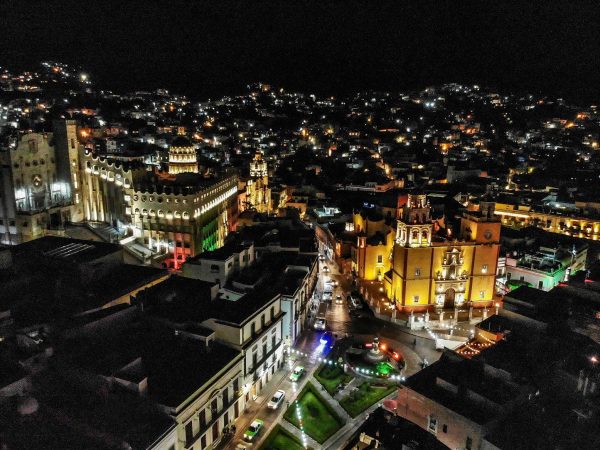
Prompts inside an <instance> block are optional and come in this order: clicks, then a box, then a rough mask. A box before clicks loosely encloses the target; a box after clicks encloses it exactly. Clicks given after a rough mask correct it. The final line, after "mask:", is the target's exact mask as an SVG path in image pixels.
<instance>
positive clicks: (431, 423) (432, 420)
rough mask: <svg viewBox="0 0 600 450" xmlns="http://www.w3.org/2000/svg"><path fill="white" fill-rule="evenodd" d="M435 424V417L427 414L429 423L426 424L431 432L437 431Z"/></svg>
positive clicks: (436, 422)
mask: <svg viewBox="0 0 600 450" xmlns="http://www.w3.org/2000/svg"><path fill="white" fill-rule="evenodd" d="M437 424H438V421H437V419H436V418H435V417H434V416H429V423H428V425H427V428H428V429H429V431H431V432H432V433H437Z"/></svg>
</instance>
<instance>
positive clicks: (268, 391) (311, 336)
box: [223, 261, 440, 450]
mask: <svg viewBox="0 0 600 450" xmlns="http://www.w3.org/2000/svg"><path fill="white" fill-rule="evenodd" d="M319 265H320V274H319V280H318V282H317V286H316V290H317V295H316V297H317V300H316V301H315V303H314V305H313V307H314V308H315V309H316V308H317V307H318V299H320V298H321V293H322V292H323V289H324V286H325V281H326V280H327V279H332V280H335V281H337V282H338V286H337V287H336V288H335V289H334V294H333V300H332V301H331V302H330V303H329V308H328V311H327V330H328V331H331V332H332V333H333V334H334V335H336V336H337V337H338V338H340V339H341V338H344V337H346V336H353V338H354V339H355V340H364V341H366V340H368V339H370V338H371V337H372V336H373V335H378V336H379V337H380V340H381V342H385V343H387V344H388V346H392V347H393V348H394V349H395V350H397V351H400V353H402V354H403V355H404V357H405V359H406V361H407V367H406V369H405V372H404V374H405V375H407V376H410V375H411V374H413V373H415V372H417V371H418V370H420V369H421V362H422V361H423V359H427V360H428V362H430V363H431V362H434V361H436V360H437V359H438V358H439V357H440V353H439V352H438V351H436V350H435V348H434V342H433V341H432V340H431V339H427V338H424V337H418V336H415V335H414V334H411V333H410V332H409V331H408V330H404V329H402V328H400V327H399V326H397V325H394V324H391V323H389V322H386V321H383V320H379V319H375V318H368V317H367V318H352V317H351V315H350V313H349V307H348V304H347V302H346V297H347V295H348V294H349V293H350V292H351V291H352V290H353V287H352V280H351V278H350V277H349V276H345V275H342V274H340V273H339V272H338V271H337V268H336V267H335V264H332V263H331V262H329V261H323V262H320V263H319ZM324 267H328V269H329V270H328V271H327V272H325V271H323V270H322V269H323V268H324ZM338 294H339V295H341V296H342V298H343V300H344V301H343V303H342V304H336V302H335V298H336V296H337V295H338ZM312 316H313V318H312V319H313V320H314V314H313V315H312ZM322 335H323V332H322V331H315V330H314V329H312V323H311V326H310V327H308V328H307V329H306V330H305V331H304V333H303V334H302V336H300V338H299V339H298V341H297V342H296V344H295V346H294V349H295V350H296V351H299V352H302V353H304V354H306V356H300V357H299V359H298V360H296V361H288V362H286V364H284V366H283V368H282V369H281V370H280V371H278V372H277V373H276V374H275V377H274V378H273V380H271V382H269V384H268V385H267V386H266V387H265V388H264V390H263V392H262V393H261V395H260V396H259V397H258V398H257V399H256V401H250V403H249V406H248V410H247V412H246V413H245V414H244V415H242V417H240V418H239V419H238V420H237V422H236V426H237V432H236V434H235V436H234V437H233V439H232V440H231V441H229V443H228V444H227V445H226V446H223V447H224V448H228V449H232V450H233V449H235V447H236V445H237V444H238V443H240V442H242V437H243V433H244V431H245V430H246V428H247V427H248V426H249V425H250V423H251V422H252V421H253V420H254V419H255V418H260V419H262V420H264V421H265V426H264V430H263V432H262V433H261V435H260V437H259V438H258V440H257V441H256V442H255V443H254V445H253V446H252V448H259V447H260V444H261V443H262V442H263V441H264V439H265V438H266V436H267V435H268V433H269V431H270V430H272V429H273V427H274V426H275V425H276V424H277V423H278V422H279V421H282V420H283V419H282V417H283V414H284V413H285V410H286V409H287V403H286V402H287V401H289V402H292V401H293V400H294V399H295V398H296V395H297V394H298V393H299V392H300V390H302V388H303V387H304V384H305V383H306V382H307V380H308V378H309V377H310V376H311V375H312V374H313V372H314V369H315V368H316V367H318V365H319V357H321V358H322V357H325V356H327V354H328V353H329V352H330V350H331V349H330V348H329V347H327V346H324V345H322V344H321V342H320V338H321V336H322ZM415 341H416V344H415ZM295 365H302V366H304V367H305V368H306V374H305V376H304V377H303V378H302V379H301V380H300V382H298V383H292V382H291V381H289V373H290V372H291V369H292V368H293V367H294V366H295ZM278 389H282V390H284V391H285V392H286V402H284V403H283V404H282V406H281V407H280V408H279V409H278V410H277V411H272V410H269V409H267V407H266V405H267V403H268V401H269V400H270V398H271V397H272V395H273V393H274V392H275V391H276V390H278ZM358 420H359V418H356V419H355V420H354V421H358ZM358 425H360V424H359V423H357V424H356V427H358ZM288 428H289V427H288ZM298 434H299V432H298ZM309 445H310V444H309Z"/></svg>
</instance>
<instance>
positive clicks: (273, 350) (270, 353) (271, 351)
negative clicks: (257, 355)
mask: <svg viewBox="0 0 600 450" xmlns="http://www.w3.org/2000/svg"><path fill="white" fill-rule="evenodd" d="M281 344H283V339H281V340H280V341H279V342H278V343H277V344H275V347H273V348H272V349H271V350H269V351H268V352H267V353H266V354H265V355H263V357H262V358H261V359H259V360H257V361H256V364H255V365H254V366H253V367H249V368H248V370H247V371H246V374H249V373H253V376H252V382H254V381H256V380H258V376H257V372H258V371H257V369H258V368H260V366H262V365H263V364H264V363H265V361H267V359H269V358H270V357H271V356H272V355H273V354H274V353H275V352H276V351H277V349H279V347H281Z"/></svg>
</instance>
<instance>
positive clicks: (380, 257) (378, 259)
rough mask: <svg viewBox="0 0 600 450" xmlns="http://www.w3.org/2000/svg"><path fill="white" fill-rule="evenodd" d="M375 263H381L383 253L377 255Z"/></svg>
mask: <svg viewBox="0 0 600 450" xmlns="http://www.w3.org/2000/svg"><path fill="white" fill-rule="evenodd" d="M377 264H383V255H377Z"/></svg>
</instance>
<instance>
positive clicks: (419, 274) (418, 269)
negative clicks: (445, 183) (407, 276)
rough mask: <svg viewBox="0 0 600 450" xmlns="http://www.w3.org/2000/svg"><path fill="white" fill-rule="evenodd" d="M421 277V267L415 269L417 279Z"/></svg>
mask: <svg viewBox="0 0 600 450" xmlns="http://www.w3.org/2000/svg"><path fill="white" fill-rule="evenodd" d="M420 276H421V269H420V268H419V267H417V268H416V269H415V277H420Z"/></svg>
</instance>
